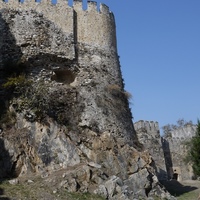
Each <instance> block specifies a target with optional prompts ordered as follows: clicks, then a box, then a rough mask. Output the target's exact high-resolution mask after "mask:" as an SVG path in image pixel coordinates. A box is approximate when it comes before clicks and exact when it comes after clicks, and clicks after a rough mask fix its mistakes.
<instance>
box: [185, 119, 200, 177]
mask: <svg viewBox="0 0 200 200" xmlns="http://www.w3.org/2000/svg"><path fill="white" fill-rule="evenodd" d="M189 146H190V149H189V152H188V160H189V161H191V162H192V167H193V170H194V174H195V175H197V176H200V120H198V121H197V129H196V134H195V136H194V137H193V138H192V139H191V141H190V143H189Z"/></svg>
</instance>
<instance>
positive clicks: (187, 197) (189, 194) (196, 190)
mask: <svg viewBox="0 0 200 200" xmlns="http://www.w3.org/2000/svg"><path fill="white" fill-rule="evenodd" d="M163 185H164V186H165V187H166V189H167V190H168V191H169V192H170V193H171V194H172V195H174V196H175V197H177V199H178V200H197V199H198V197H199V195H200V181H197V180H187V181H182V182H178V181H175V180H171V181H165V182H163Z"/></svg>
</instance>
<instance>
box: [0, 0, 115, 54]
mask: <svg viewBox="0 0 200 200" xmlns="http://www.w3.org/2000/svg"><path fill="white" fill-rule="evenodd" d="M0 9H14V10H20V11H23V10H25V11H31V10H32V11H33V10H35V11H36V12H39V13H42V14H43V16H44V17H45V18H46V19H48V20H50V21H52V22H53V23H54V24H55V25H56V26H58V28H60V29H62V30H63V31H64V32H65V33H66V34H67V35H73V36H74V38H75V40H76V41H75V42H74V43H76V42H78V43H84V44H87V45H89V46H95V47H101V48H109V49H110V50H113V51H116V52H117V44H116V30H115V29H116V28H115V19H114V16H113V14H112V12H110V10H109V7H108V6H106V5H105V4H100V6H99V9H98V5H97V2H95V1H88V2H87V9H86V10H84V9H83V2H82V0H74V1H73V5H72V6H70V5H69V2H68V1H67V0H57V3H56V4H53V3H52V2H51V0H41V2H36V1H35V0H24V2H23V3H22V2H19V1H18V0H8V2H5V1H0Z"/></svg>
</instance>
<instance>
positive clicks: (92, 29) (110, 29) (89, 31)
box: [73, 1, 117, 51]
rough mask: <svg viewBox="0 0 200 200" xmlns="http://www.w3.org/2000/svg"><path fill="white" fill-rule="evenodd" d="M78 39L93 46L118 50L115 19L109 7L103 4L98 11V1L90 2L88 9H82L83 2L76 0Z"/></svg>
mask: <svg viewBox="0 0 200 200" xmlns="http://www.w3.org/2000/svg"><path fill="white" fill-rule="evenodd" d="M73 8H74V10H75V13H76V17H77V19H76V22H77V40H78V42H80V43H84V44H88V45H91V46H100V47H101V48H107V49H108V48H109V49H110V50H114V51H116V48H117V47H116V30H115V20H114V16H113V14H112V13H111V12H110V11H109V8H108V7H107V6H106V5H104V4H101V5H100V11H97V3H96V2H88V10H86V11H84V10H82V2H80V1H74V5H73Z"/></svg>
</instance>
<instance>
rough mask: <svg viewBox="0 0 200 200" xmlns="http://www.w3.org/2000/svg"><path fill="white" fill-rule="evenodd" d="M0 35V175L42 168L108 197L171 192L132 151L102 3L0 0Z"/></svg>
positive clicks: (66, 184)
mask: <svg viewBox="0 0 200 200" xmlns="http://www.w3.org/2000/svg"><path fill="white" fill-rule="evenodd" d="M0 35H1V37H0V106H1V109H0V111H1V112H0V128H1V134H0V143H1V145H0V155H1V159H0V166H2V167H0V178H5V177H18V178H20V177H26V175H30V174H32V175H33V176H35V175H40V176H41V177H42V178H43V179H42V180H41V181H43V183H44V184H46V182H48V181H49V180H50V179H49V177H50V176H51V181H52V183H54V186H56V187H57V188H56V189H58V190H60V189H63V190H67V191H68V192H77V191H78V192H80V193H82V192H84V193H85V192H90V193H94V194H99V195H101V196H103V197H105V199H110V200H114V199H120V200H125V199H126V200H129V199H147V198H148V197H152V198H153V197H158V196H162V198H165V199H170V200H172V199H174V198H173V197H171V195H170V194H169V193H167V192H166V191H164V190H163V189H162V187H161V186H160V184H159V182H158V179H157V176H156V175H155V173H157V174H158V173H160V174H161V172H160V169H161V168H162V167H161V166H160V168H156V166H155V162H154V161H153V160H152V157H151V156H150V155H149V152H148V151H141V150H142V147H141V144H140V143H139V141H138V139H137V135H136V132H135V129H134V126H133V123H132V115H131V112H130V108H129V102H128V96H127V93H126V91H125V90H124V83H123V79H122V74H121V69H120V62H119V56H118V54H117V42H116V28H115V20H114V16H113V14H112V13H111V12H110V11H109V8H108V7H107V6H106V5H104V4H101V6H100V9H99V10H98V9H97V4H96V3H95V2H91V1H89V2H88V5H87V10H83V8H82V1H80V0H74V1H73V6H72V7H71V6H69V5H68V2H67V1H64V0H63V1H61V0H60V1H58V3H57V4H55V5H54V4H51V3H50V1H47V0H42V1H41V2H40V3H38V2H34V1H29V0H25V1H24V2H23V3H19V2H18V1H14V0H10V1H8V2H2V1H1V2H0ZM13 77H14V80H15V81H16V82H14V84H13V82H12V81H10V82H9V80H10V79H9V78H11V80H13V79H12V78H13ZM20 78H22V81H21V79H20ZM7 83H9V84H7ZM15 83H16V84H15ZM5 84H7V85H9V86H12V87H11V88H10V87H8V88H6V87H3V85H5ZM142 126H143V125H142ZM152 126H154V125H153V124H152ZM152 126H149V127H148V130H150V131H151V132H152V133H154V132H155V130H157V126H158V125H157V124H155V126H154V127H152ZM156 135H157V133H155V136H156ZM158 152H159V150H158V151H157V150H156V153H158ZM155 171H156V172H155ZM47 188H48V187H47ZM53 190H55V188H53ZM53 190H52V191H53ZM50 193H52V192H50ZM34 195H36V194H34ZM52 195H54V194H52ZM55 195H56V194H55ZM54 197H55V196H54ZM54 197H52V199H55V198H54ZM30 198H31V197H30ZM34 198H36V196H34ZM38 199H40V198H38Z"/></svg>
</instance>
